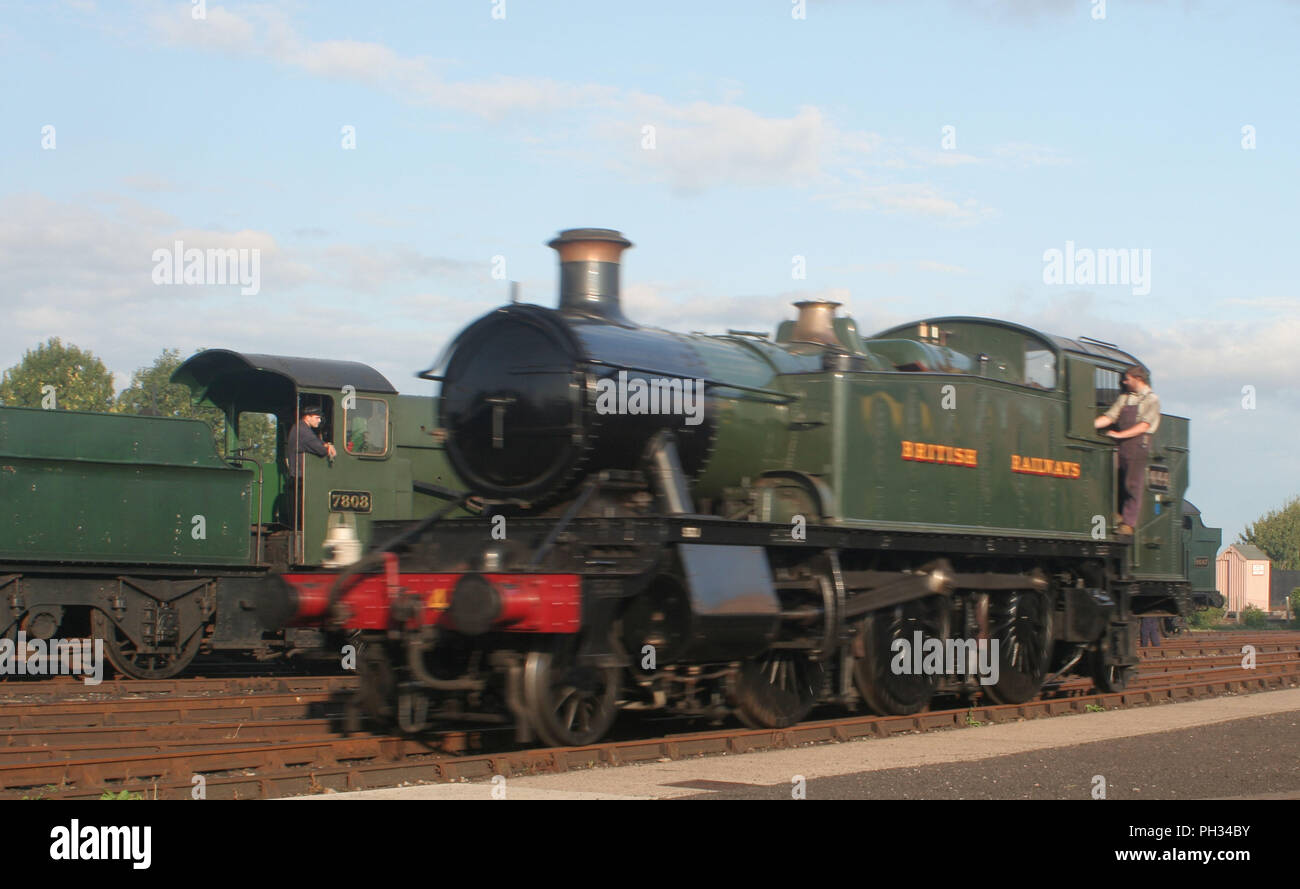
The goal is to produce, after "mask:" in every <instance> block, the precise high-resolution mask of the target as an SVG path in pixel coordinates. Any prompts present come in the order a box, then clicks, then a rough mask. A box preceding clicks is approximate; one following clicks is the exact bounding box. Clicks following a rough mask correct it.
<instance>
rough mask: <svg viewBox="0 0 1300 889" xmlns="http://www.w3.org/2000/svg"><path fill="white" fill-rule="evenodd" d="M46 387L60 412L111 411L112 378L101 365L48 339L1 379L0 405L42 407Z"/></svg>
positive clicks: (81, 352)
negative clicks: (51, 389) (49, 387)
mask: <svg viewBox="0 0 1300 889" xmlns="http://www.w3.org/2000/svg"><path fill="white" fill-rule="evenodd" d="M45 386H53V387H54V399H55V401H54V404H55V406H56V407H58V408H59V409H60V410H72V411H111V410H112V409H113V375H112V374H110V373H109V372H108V368H106V367H105V366H104V362H102V361H100V360H99V359H98V358H96V357H95V356H94V355H93V354H92V353H90V352H84V351H82V350H81V349H78V348H77V347H76V346H65V345H63V343H62V341H60V339H59V338H58V337H51V338H50V339H49V340H47V341H46V342H45V343H44V344H42V345H40V346H37V347H36V348H35V349H29V350H28V351H27V353H26V354H25V355H24V356H23V360H22V361H20V362H19V363H18V364H15V365H14V366H13V367H11V368H9V369H8V370H6V371H5V372H4V377H3V379H0V404H3V405H5V406H6V407H44V406H45V405H44V404H42V401H43V399H44V398H45V392H43V391H42V389H43V387H45Z"/></svg>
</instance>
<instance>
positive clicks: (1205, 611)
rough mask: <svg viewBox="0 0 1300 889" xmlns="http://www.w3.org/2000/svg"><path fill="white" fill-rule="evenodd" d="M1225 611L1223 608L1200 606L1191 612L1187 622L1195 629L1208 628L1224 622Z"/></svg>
mask: <svg viewBox="0 0 1300 889" xmlns="http://www.w3.org/2000/svg"><path fill="white" fill-rule="evenodd" d="M1224 613H1225V612H1224V609H1222V608H1200V609H1197V610H1196V611H1193V612H1192V613H1191V615H1190V616H1189V617H1188V618H1187V623H1188V625H1189V626H1191V628H1192V629H1193V630H1208V629H1210V628H1212V627H1217V626H1218V625H1219V624H1221V623H1223V615H1224Z"/></svg>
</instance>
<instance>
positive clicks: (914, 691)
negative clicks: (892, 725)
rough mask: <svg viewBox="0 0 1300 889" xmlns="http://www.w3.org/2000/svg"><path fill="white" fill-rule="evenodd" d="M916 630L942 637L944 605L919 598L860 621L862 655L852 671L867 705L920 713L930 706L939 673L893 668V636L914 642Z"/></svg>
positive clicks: (888, 713)
mask: <svg viewBox="0 0 1300 889" xmlns="http://www.w3.org/2000/svg"><path fill="white" fill-rule="evenodd" d="M917 631H920V632H921V633H922V634H923V636H924V637H925V638H931V637H933V638H937V639H943V638H944V637H945V636H946V633H945V632H944V625H943V614H942V609H936V608H935V607H934V606H933V604H932V603H930V602H929V601H928V600H926V599H920V600H917V601H914V602H907V603H904V604H902V605H894V606H892V607H890V608H884V609H881V610H880V611H875V612H872V613H871V614H868V615H867V616H866V617H864V618H863V619H862V623H861V624H860V625H859V633H858V639H859V640H861V644H862V647H861V649H860V652H861V655H862V656H861V657H858V658H856V660H855V662H854V665H853V675H854V678H855V679H856V680H857V686H858V691H859V692H860V693H861V694H862V698H863V700H864V701H866V703H867V706H869V707H870V708H871V709H872V710H874V711H875V712H876V713H879V714H880V715H881V716H909V715H911V714H913V713H919V712H920V711H922V710H924V709H925V708H926V707H927V706H929V703H930V698H932V697H934V692H935V689H936V688H938V685H939V677H938V676H926V675H924V674H922V675H917V674H912V673H903V674H896V673H895V672H894V671H893V669H892V664H893V662H894V660H895V659H896V657H897V655H896V653H895V652H894V650H893V648H892V646H893V642H894V640H895V639H906V640H907V642H908V644H909V645H911V644H913V642H914V639H915V637H914V636H913V634H914V633H916V632H917Z"/></svg>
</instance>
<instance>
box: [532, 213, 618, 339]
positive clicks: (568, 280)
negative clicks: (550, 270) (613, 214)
mask: <svg viewBox="0 0 1300 889" xmlns="http://www.w3.org/2000/svg"><path fill="white" fill-rule="evenodd" d="M547 246H548V247H554V248H555V251H556V252H557V253H559V254H560V311H562V312H573V313H575V314H579V315H592V316H595V317H597V318H604V319H606V320H609V321H618V322H622V323H628V322H627V319H626V318H624V317H623V309H622V307H621V306H620V305H619V297H618V269H619V257H620V256H621V255H622V253H623V251H624V250H626V249H627V248H628V247H631V246H632V242H631V241H629V240H628V239H627V238H625V237H623V235H622V234H620V233H619V232H616V231H614V230H613V229H609V228H570V229H566V230H565V231H562V232H560V234H559V236H558V237H557V238H555V240H553V241H551V242H550V244H548V245H547Z"/></svg>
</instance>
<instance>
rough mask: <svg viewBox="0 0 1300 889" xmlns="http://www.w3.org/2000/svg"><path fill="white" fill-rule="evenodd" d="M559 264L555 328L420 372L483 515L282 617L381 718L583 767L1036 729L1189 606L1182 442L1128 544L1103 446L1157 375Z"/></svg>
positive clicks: (1114, 360) (271, 591)
mask: <svg viewBox="0 0 1300 889" xmlns="http://www.w3.org/2000/svg"><path fill="white" fill-rule="evenodd" d="M550 246H551V247H553V248H554V249H555V250H556V251H557V253H558V254H559V260H560V287H559V291H560V296H559V304H558V306H557V307H556V308H546V307H542V306H535V305H521V304H510V305H506V306H503V307H501V308H499V309H497V310H495V311H493V312H490V313H488V314H487V315H485V316H484V317H482V318H480V319H479V320H478V321H476V322H474V323H472V324H471V325H470V326H469V327H468V328H466V329H465V330H464V331H463V332H462V333H461V334H460V335H459V336H457V337H456V338H455V340H454V341H453V342H452V343H451V345H450V346H449V347H448V349H447V350H446V352H445V353H444V356H443V358H442V359H441V360H440V361H439V362H438V364H437V365H436V366H435V367H433V368H431V369H430V370H428V371H426V372H424V373H423V374H422V376H423V377H425V378H427V379H433V380H436V381H439V382H440V383H441V387H442V388H441V395H440V398H439V400H438V417H437V426H438V428H439V430H440V431H441V433H440V434H441V435H442V436H444V437H445V442H446V445H445V446H446V456H447V459H448V461H449V462H450V464H451V466H452V468H453V469H454V471H455V474H456V476H457V477H458V478H459V479H460V480H462V481H463V483H464V485H465V486H466V489H467V490H466V491H465V492H464V493H463V494H462V495H461V498H460V500H459V501H457V502H460V503H463V502H467V501H469V500H470V499H472V500H473V501H474V505H475V507H476V508H481V509H482V514H481V515H478V516H469V517H456V518H452V517H449V516H448V515H447V514H448V513H449V512H450V510H451V509H453V508H454V507H455V505H456V503H452V504H449V505H448V506H447V507H446V508H444V509H442V510H439V511H438V512H437V513H434V514H432V515H430V516H429V517H428V518H426V519H425V520H423V521H420V522H418V523H416V524H414V525H411V524H409V523H408V524H402V523H376V540H382V541H383V542H382V543H381V544H380V545H378V546H377V547H376V548H375V549H374V550H373V551H372V552H371V553H370V554H368V555H367V556H366V557H365V558H363V559H362V560H361V561H359V562H357V563H356V564H354V565H352V566H351V567H349V568H348V569H347V570H344V571H341V572H339V571H334V572H331V571H324V570H321V571H303V572H297V573H286V574H285V575H283V576H282V577H280V578H277V579H276V580H275V582H274V584H273V585H272V586H270V587H268V589H266V590H265V593H264V595H263V597H262V601H263V609H264V619H265V620H266V621H267V622H268V623H271V624H278V623H285V622H287V623H293V624H298V625H315V626H328V627H332V628H334V629H335V630H340V631H347V632H352V633H355V632H358V631H359V632H360V633H361V638H363V639H364V641H365V645H364V648H363V653H362V658H361V662H362V683H361V692H360V701H361V702H362V703H363V704H364V707H365V709H366V710H367V711H368V712H369V713H370V715H371V716H374V717H377V718H379V719H383V720H395V721H396V722H397V723H398V724H399V725H400V726H401V727H402V728H404V729H406V730H411V731H415V730H419V729H421V728H423V727H424V726H426V725H428V724H429V723H430V722H432V721H434V720H437V719H439V718H457V719H477V720H488V721H491V720H499V719H512V720H513V721H514V722H515V724H516V726H517V728H518V731H519V735H520V738H521V740H526V739H528V738H530V737H532V736H534V735H536V736H539V737H540V738H541V739H542V740H544V741H546V742H547V743H551V744H556V745H579V744H585V743H590V742H592V741H594V740H596V739H598V738H599V737H600V736H602V735H603V734H604V733H605V732H606V731H607V730H608V728H609V727H610V725H611V724H612V722H613V720H614V718H615V715H616V714H617V712H618V711H619V710H620V709H663V710H668V711H670V712H674V713H680V714H687V715H698V716H706V717H722V716H725V715H728V714H735V715H736V716H738V717H739V718H740V719H742V720H743V721H745V722H747V723H749V724H752V725H757V726H768V727H780V726H784V725H788V724H791V723H793V722H796V721H798V720H800V719H803V718H804V717H805V716H806V715H807V713H808V712H809V711H810V709H811V708H812V707H813V706H814V705H816V704H818V703H833V704H837V705H840V706H844V707H849V708H856V707H864V706H865V707H869V708H871V709H872V710H875V711H877V712H880V713H892V714H906V713H913V712H916V711H918V710H920V709H923V708H925V707H926V706H928V705H929V703H930V701H931V700H932V699H933V698H934V697H935V696H936V695H937V694H949V693H951V694H975V693H978V694H986V695H988V696H989V697H990V698H992V699H994V700H996V701H999V702H1008V703H1009V702H1019V701H1023V700H1027V699H1029V698H1031V697H1033V696H1034V695H1036V694H1038V693H1039V691H1040V690H1041V688H1042V687H1043V685H1044V683H1047V682H1052V681H1055V680H1056V679H1057V678H1059V677H1062V676H1065V675H1068V674H1070V673H1075V672H1081V673H1086V674H1089V675H1091V676H1092V677H1093V679H1094V681H1096V682H1097V683H1098V684H1099V685H1100V686H1101V687H1103V688H1106V689H1119V688H1122V687H1123V686H1124V685H1125V683H1126V682H1127V681H1128V679H1129V678H1130V677H1131V675H1132V674H1133V672H1134V670H1135V668H1136V664H1137V654H1136V648H1135V642H1136V639H1135V635H1136V633H1135V628H1136V618H1137V617H1138V616H1139V615H1147V614H1151V615H1178V614H1180V613H1183V612H1185V611H1187V610H1188V607H1189V589H1190V587H1189V584H1188V578H1187V576H1186V565H1187V564H1188V563H1187V560H1186V557H1185V556H1186V554H1185V553H1184V548H1185V546H1186V542H1185V538H1186V535H1185V534H1184V533H1183V532H1184V517H1183V514H1182V509H1183V503H1184V501H1183V493H1184V491H1185V489H1186V487H1187V455H1188V439H1187V434H1188V424H1187V421H1186V420H1185V419H1183V418H1178V417H1172V416H1166V417H1164V418H1163V420H1162V423H1161V424H1160V428H1159V432H1158V433H1157V434H1156V435H1155V436H1154V437H1153V441H1152V447H1151V454H1152V457H1151V465H1150V467H1149V471H1148V480H1147V481H1148V484H1147V485H1146V493H1145V502H1144V505H1143V513H1142V515H1143V519H1142V523H1141V525H1140V527H1139V528H1138V529H1137V532H1136V534H1135V535H1134V537H1133V538H1128V537H1124V538H1120V537H1118V536H1116V535H1115V534H1114V531H1113V521H1112V518H1113V513H1114V512H1115V501H1116V485H1115V462H1114V460H1115V456H1114V447H1113V444H1112V443H1111V442H1110V441H1109V440H1108V439H1105V438H1103V437H1101V436H1100V435H1099V434H1098V433H1097V431H1096V430H1095V429H1094V428H1093V424H1092V420H1093V418H1094V417H1095V416H1096V414H1097V413H1098V412H1099V410H1102V409H1104V408H1105V407H1107V406H1109V404H1110V403H1111V401H1113V399H1114V398H1115V397H1116V395H1117V394H1118V386H1119V379H1120V375H1121V372H1122V371H1123V369H1124V368H1125V367H1126V366H1129V365H1132V364H1137V363H1138V362H1137V361H1136V359H1135V358H1134V357H1133V356H1131V355H1129V354H1127V353H1126V352H1124V351H1122V350H1121V349H1119V348H1118V347H1117V346H1115V345H1112V344H1108V343H1103V342H1100V341H1098V340H1092V339H1088V338H1080V339H1078V340H1074V339H1066V338H1063V337H1057V336H1052V335H1047V334H1043V333H1040V332H1038V331H1034V330H1031V329H1029V328H1026V327H1023V326H1020V325H1016V324H1011V323H1007V322H1002V321H995V320H991V319H985V318H969V317H952V318H934V319H927V320H924V321H920V322H917V323H914V324H908V325H903V326H901V327H897V328H894V329H892V330H888V331H884V332H882V333H880V334H877V335H875V336H872V337H865V338H864V337H862V336H861V335H860V333H859V332H858V330H857V328H856V325H855V324H854V322H853V321H852V320H851V319H850V318H847V317H842V316H837V314H836V309H837V308H838V305H837V304H835V303H830V302H824V301H805V302H800V303H797V304H796V309H797V313H798V314H797V316H796V317H795V318H794V319H792V320H790V321H786V322H783V323H782V324H781V325H780V326H779V327H778V329H777V330H776V332H775V334H774V335H772V336H768V335H767V334H762V333H754V332H748V331H736V330H733V331H729V332H728V333H726V334H722V335H704V334H682V333H675V332H670V331H666V330H658V329H651V328H646V327H642V326H640V325H638V324H636V323H635V321H633V320H629V319H628V318H627V317H626V316H625V315H624V313H623V311H622V308H621V305H620V299H619V276H620V272H621V262H620V260H621V256H622V253H623V251H624V250H626V249H627V248H628V247H630V246H631V244H630V243H629V242H628V241H627V240H626V239H625V238H624V237H623V236H622V235H621V234H619V233H618V232H615V231H611V230H608V229H572V230H568V231H564V232H561V233H560V235H559V236H558V237H557V238H555V239H554V240H552V241H551V242H550ZM914 648H915V649H917V651H916V652H915V654H916V657H915V658H913V657H912V656H911V655H912V653H913V649H914ZM922 648H924V650H925V651H926V652H927V658H926V659H923V658H922V657H921V656H920V652H919V650H920V649H922ZM935 653H937V656H936V657H934V658H933V659H930V658H929V655H930V654H935ZM945 655H947V656H952V657H948V658H947V659H945ZM954 658H955V663H954V662H953V660H954ZM914 667H915V668H914ZM977 667H978V669H977Z"/></svg>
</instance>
